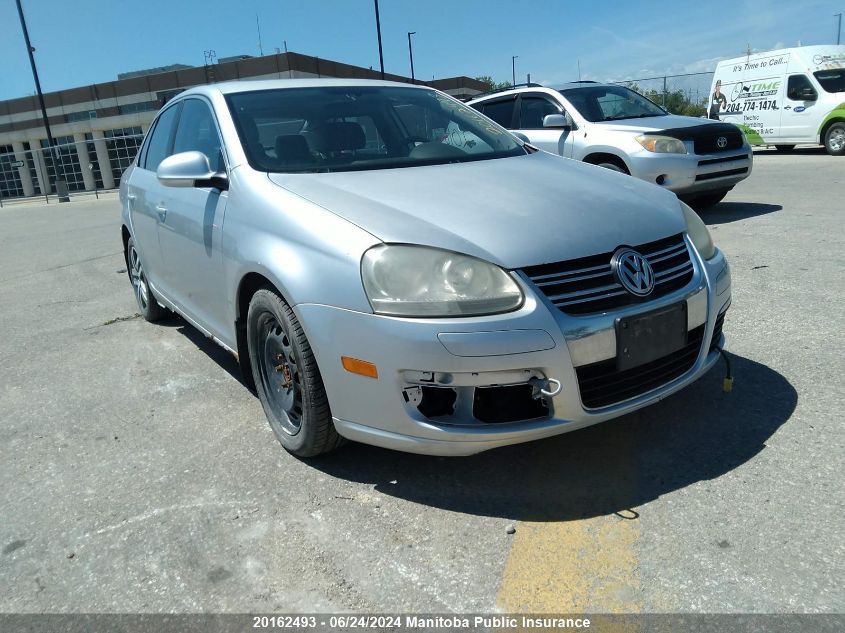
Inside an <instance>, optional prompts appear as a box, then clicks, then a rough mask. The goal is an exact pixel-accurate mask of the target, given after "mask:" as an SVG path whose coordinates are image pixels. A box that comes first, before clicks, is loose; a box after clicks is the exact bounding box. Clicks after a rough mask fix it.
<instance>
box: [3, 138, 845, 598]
mask: <svg viewBox="0 0 845 633" xmlns="http://www.w3.org/2000/svg"><path fill="white" fill-rule="evenodd" d="M843 194H845V159H842V158H834V157H830V156H827V155H826V154H824V153H823V152H820V151H799V152H796V153H792V154H777V153H774V152H769V151H760V152H757V154H756V155H755V166H754V173H753V174H752V176H751V177H750V178H749V179H748V180H747V181H745V182H743V183H741V184H740V185H739V186H737V187H736V189H735V190H734V191H733V192H731V193H730V194H729V196H728V197H727V199H726V200H725V202H723V203H722V204H720V205H719V206H717V207H715V208H714V209H712V210H710V211H707V212H705V213H704V214H703V217H704V219H705V221H706V222H707V223H708V224H709V225H710V228H711V230H712V233H713V237H714V239H715V241H716V242H717V244H718V245H719V246H720V247H721V248H722V249H723V250H724V251H725V252H726V253H727V256H728V259H729V261H730V263H731V266H732V273H733V305H732V307H731V310H730V312H729V313H728V317H727V321H726V324H725V332H726V335H727V349H728V351H729V352H730V355H731V356H730V357H731V362H732V364H733V373H734V376H735V383H734V388H733V391H732V392H731V393H724V392H723V391H722V377H723V373H724V368H723V366H722V365H721V364H719V365H717V366H716V367H715V368H714V369H713V370H712V371H711V372H710V373H709V374H708V375H707V376H705V377H704V378H703V379H701V380H700V381H698V382H697V383H695V384H694V385H692V386H691V387H689V388H687V389H686V390H684V391H682V392H680V393H679V394H677V395H675V396H672V397H671V398H669V399H667V400H665V401H663V402H661V403H659V404H657V405H654V406H652V407H649V408H647V409H645V410H642V411H640V412H638V413H635V414H633V415H629V416H626V417H624V418H620V419H618V420H614V421H611V422H608V423H605V424H601V425H598V426H595V427H592V428H589V429H586V430H582V431H578V432H574V433H570V434H566V435H562V436H559V437H556V438H552V439H549V440H543V441H539V442H533V443H529V444H525V445H520V446H514V447H508V448H503V449H498V450H495V451H491V452H488V453H483V454H481V455H477V456H474V457H469V458H435V457H424V456H418V455H407V454H402V453H397V452H391V451H387V450H382V449H377V448H372V447H367V446H363V445H358V444H351V445H348V446H346V447H345V448H344V449H343V450H342V451H341V452H338V453H337V454H334V455H332V456H329V457H325V458H321V459H314V460H299V459H296V458H294V457H291V456H290V455H288V454H287V453H285V452H284V451H283V450H282V449H281V447H280V446H279V444H278V442H277V441H276V440H275V438H274V436H273V434H272V432H271V430H270V428H269V426H268V425H267V423H266V421H265V419H264V415H263V413H262V410H261V406H260V404H259V402H258V400H257V399H256V398H255V397H254V396H253V395H252V394H251V393H250V392H249V391H247V390H246V389H245V388H244V387H243V385H242V384H241V383H240V379H239V373H238V368H237V364H236V363H235V361H234V360H233V359H232V358H231V357H230V356H228V355H227V354H226V352H224V351H223V350H222V349H220V348H218V347H216V346H215V345H214V344H213V343H211V342H209V341H207V340H206V339H204V338H203V337H202V336H201V335H200V334H199V333H198V332H197V331H196V330H194V329H193V328H191V327H190V326H188V325H187V324H186V323H185V322H184V321H182V320H181V319H179V318H172V319H170V320H168V321H165V322H164V323H162V324H159V325H151V324H148V323H146V322H144V321H143V320H141V319H140V318H138V316H137V308H136V305H135V303H134V300H133V296H132V292H131V290H130V285H129V282H128V280H127V276H126V272H125V264H124V261H123V256H122V253H121V244H120V233H119V208H118V207H119V205H118V201H117V199H116V196H115V195H114V194H106V195H104V196H102V199H100V200H92V199H90V198H89V197H86V198H84V199H74V200H73V201H72V202H70V203H67V204H61V205H60V204H55V203H51V204H49V205H45V204H43V202H33V203H26V204H16V205H10V206H7V207H6V208H4V209H2V210H0V510H2V518H0V612H87V613H94V612H121V613H131V612H164V611H166V612H198V611H225V612H229V611H231V612H241V613H244V612H267V611H285V612H295V611H301V612H313V611H323V612H330V611H331V612H336V611H358V612H363V611H378V612H428V613H433V612H470V611H483V612H492V611H524V612H568V613H574V612H664V613H673V612H705V613H712V612H745V613H748V612H753V613H765V612H769V613H771V612H775V613H780V612H826V613H842V612H843V611H845V589H843V580H842V579H843V578H845V564H843V561H845V551H844V550H845V546H843V543H845V537H844V535H843V532H844V531H845V530H843V525H845V522H843V519H842V517H843V506H845V504H843V501H845V493H844V492H843V491H845V486H843V481H844V480H845V475H843V463H845V460H843V408H844V407H843V404H845V394H844V393H843V380H842V376H843V374H845V363H843V354H842V349H843V338H842V332H843V331H845V320H844V319H843V313H845V306H843V291H845V283H844V282H843V273H845V266H843V253H845V238H844V237H843V230H842V227H843V220H842V214H843V213H845V201H844V200H845V196H843ZM509 527H513V528H514V529H515V532H514V533H513V534H509V533H508V532H509V530H508V528H509Z"/></svg>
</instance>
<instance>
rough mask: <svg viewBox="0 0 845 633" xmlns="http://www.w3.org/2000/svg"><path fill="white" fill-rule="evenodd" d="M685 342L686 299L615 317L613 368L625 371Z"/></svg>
mask: <svg viewBox="0 0 845 633" xmlns="http://www.w3.org/2000/svg"><path fill="white" fill-rule="evenodd" d="M686 343H687V302H686V301H681V302H680V303H674V304H672V305H670V306H666V307H663V308H658V309H657V310H652V311H651V312H646V313H644V314H635V315H632V316H629V317H620V318H618V319H616V369H617V371H625V370H626V369H632V368H634V367H638V366H640V365H645V364H646V363H650V362H651V361H653V360H657V359H658V358H662V357H664V356H668V355H669V354H671V353H672V352H677V351H678V350H679V349H681V348H682V347H684V345H686Z"/></svg>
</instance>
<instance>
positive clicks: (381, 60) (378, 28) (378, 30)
mask: <svg viewBox="0 0 845 633" xmlns="http://www.w3.org/2000/svg"><path fill="white" fill-rule="evenodd" d="M373 2H374V3H375V5H376V33H377V34H378V62H379V64H380V65H381V78H382V79H384V55H383V54H382V52H381V19H380V18H379V15H378V0H373Z"/></svg>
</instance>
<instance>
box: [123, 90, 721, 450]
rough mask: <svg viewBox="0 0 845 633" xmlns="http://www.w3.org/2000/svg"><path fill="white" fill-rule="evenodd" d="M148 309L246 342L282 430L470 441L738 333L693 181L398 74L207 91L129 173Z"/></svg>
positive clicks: (587, 408)
mask: <svg viewBox="0 0 845 633" xmlns="http://www.w3.org/2000/svg"><path fill="white" fill-rule="evenodd" d="M121 201H122V205H123V227H122V232H123V242H124V247H125V251H126V259H127V267H128V270H129V274H130V279H131V281H132V284H133V287H134V289H135V294H136V298H137V301H138V305H139V307H140V310H141V311H142V314H143V316H144V317H145V318H146V319H147V320H149V321H155V320H157V319H159V318H161V317H162V316H163V315H164V314H165V313H166V309H170V310H172V311H175V312H178V313H179V314H181V315H182V316H183V317H184V318H185V319H186V320H188V321H189V322H190V323H191V324H193V325H194V326H195V327H197V328H198V329H200V330H201V331H202V332H203V333H204V334H206V335H207V336H209V337H211V338H213V339H214V340H215V341H216V342H217V343H218V344H220V345H222V346H223V347H224V348H226V349H227V350H229V351H230V352H232V353H233V354H235V355H237V357H238V359H239V362H240V366H241V369H242V371H243V374H244V378H245V382H247V384H248V385H250V386H252V385H254V387H255V390H256V392H257V393H258V396H259V398H260V400H261V404H262V405H263V407H264V411H265V413H266V415H267V418H268V420H269V422H270V425H271V427H272V428H273V430H274V431H275V433H276V435H277V436H278V438H279V440H280V442H281V443H282V445H283V446H284V447H285V448H286V449H288V450H289V451H291V452H292V453H295V454H297V455H301V456H309V455H317V454H319V453H324V452H327V451H329V450H332V449H333V448H335V447H337V446H338V445H339V444H340V443H341V442H342V439H343V438H349V439H352V440H358V441H361V442H367V443H371V444H376V445H380V446H386V447H390V448H394V449H399V450H405V451H412V452H418V453H429V454H437V455H469V454H473V453H477V452H480V451H483V450H487V449H490V448H494V447H497V446H503V445H506V444H514V443H517V442H524V441H527V440H533V439H537V438H543V437H548V436H551V435H555V434H558V433H563V432H566V431H571V430H574V429H578V428H581V427H584V426H587V425H590V424H595V423H597V422H601V421H603V420H607V419H609V418H613V417H616V416H619V415H622V414H625V413H628V412H630V411H634V410H636V409H639V408H641V407H643V406H645V405H648V404H651V403H653V402H656V401H657V400H660V399H661V398H664V397H666V396H668V395H669V394H671V393H673V392H675V391H677V390H679V389H681V388H682V387H684V386H685V385H688V384H689V383H691V382H692V381H694V380H695V379H696V378H698V377H699V376H701V375H702V374H703V373H704V372H706V371H707V370H708V368H709V367H711V366H712V365H713V363H715V362H716V360H717V359H718V356H719V348H720V347H721V346H722V344H723V336H722V332H721V329H722V321H723V319H724V315H725V311H726V310H727V308H728V305H729V303H730V273H729V270H728V265H727V262H726V261H725V258H724V257H723V255H722V253H721V252H720V251H719V250H718V249H717V248H716V247H715V246H714V245H713V243H712V241H711V239H710V235H709V233H708V231H707V228H706V227H705V225H704V223H703V222H702V221H701V220H700V219H699V217H698V216H697V215H696V214H695V212H694V211H692V210H691V209H690V208H689V207H687V206H686V205H684V204H683V203H681V202H679V201H678V199H677V198H676V197H675V195H674V194H672V193H670V192H668V191H664V190H662V189H660V188H659V187H656V186H654V185H651V184H647V183H644V182H641V181H638V180H635V179H633V178H629V177H627V176H624V175H621V174H618V173H614V172H611V171H608V170H604V169H601V168H598V167H594V166H591V165H586V164H583V163H578V162H575V161H570V160H568V159H565V158H561V157H559V156H553V155H551V154H547V153H545V152H540V151H537V150H536V149H535V148H533V147H531V146H530V145H525V144H523V143H522V142H521V141H520V140H519V139H517V138H515V137H514V136H513V135H511V134H510V133H509V132H507V131H506V130H505V129H503V128H501V127H499V126H498V125H497V124H495V123H493V122H492V121H491V120H489V119H487V118H485V117H484V116H483V115H481V114H479V113H478V112H476V111H475V110H473V109H471V108H469V107H467V106H464V105H463V104H461V103H460V102H458V101H456V100H454V99H452V98H451V97H449V96H447V95H445V94H443V93H440V92H438V91H435V90H431V89H429V88H423V87H417V86H408V85H404V84H396V83H391V82H377V81H353V80H282V81H260V82H235V83H224V84H216V85H213V86H204V87H200V88H194V89H191V90H189V91H187V92H184V93H182V94H180V95H179V96H178V97H177V98H175V99H173V100H172V101H171V102H169V103H168V104H167V105H166V106H165V107H164V108H163V109H162V110H161V112H160V113H159V115H158V117H157V119H156V121H155V122H154V124H153V126H152V128H151V130H150V132H149V133H148V134H147V137H146V139H145V141H144V144H143V146H142V147H141V149H140V151H139V153H138V156H137V159H136V161H135V163H134V164H133V165H132V167H130V168H129V170H127V172H126V174H125V175H124V178H123V179H122V182H121Z"/></svg>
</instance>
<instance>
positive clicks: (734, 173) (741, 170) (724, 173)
mask: <svg viewBox="0 0 845 633" xmlns="http://www.w3.org/2000/svg"><path fill="white" fill-rule="evenodd" d="M747 173H748V167H740V168H739V169H726V170H725V171H715V172H711V173H709V174H699V175H698V176H696V177H695V180H696V182H700V181H702V180H713V179H715V178H725V177H726V176H738V175H739V174H747Z"/></svg>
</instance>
